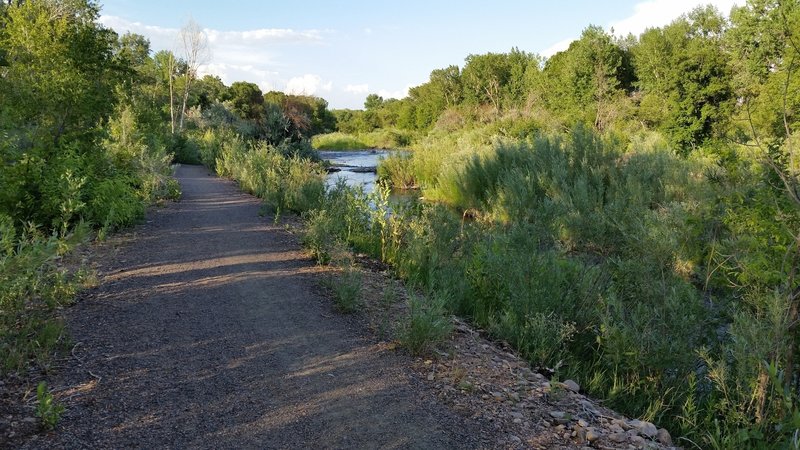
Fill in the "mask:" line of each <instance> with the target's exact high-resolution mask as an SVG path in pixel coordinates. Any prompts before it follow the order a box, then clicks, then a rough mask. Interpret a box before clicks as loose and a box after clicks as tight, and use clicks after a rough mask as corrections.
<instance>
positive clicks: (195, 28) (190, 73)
mask: <svg viewBox="0 0 800 450" xmlns="http://www.w3.org/2000/svg"><path fill="white" fill-rule="evenodd" d="M180 39H181V44H182V46H183V53H184V57H185V63H186V66H185V68H184V69H185V72H184V85H183V103H182V104H181V118H180V122H179V124H178V129H179V130H183V119H184V116H185V115H186V102H187V101H188V100H189V89H190V88H191V86H192V82H194V80H195V79H196V78H197V70H198V68H199V67H200V65H201V64H203V63H205V62H206V60H207V59H208V58H209V51H210V50H209V48H208V37H207V36H206V34H205V32H204V31H203V30H202V29H201V28H200V25H198V24H197V22H195V21H194V20H192V19H189V22H188V23H186V25H184V26H183V28H181V32H180Z"/></svg>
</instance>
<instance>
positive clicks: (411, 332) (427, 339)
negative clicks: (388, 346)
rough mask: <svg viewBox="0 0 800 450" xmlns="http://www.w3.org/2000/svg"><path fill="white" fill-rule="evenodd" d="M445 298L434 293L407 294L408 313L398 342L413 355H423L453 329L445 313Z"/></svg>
mask: <svg viewBox="0 0 800 450" xmlns="http://www.w3.org/2000/svg"><path fill="white" fill-rule="evenodd" d="M447 303H448V302H447V300H446V299H445V298H443V297H441V296H438V295H434V296H429V297H420V296H417V295H413V294H410V295H409V301H408V306H409V313H408V317H406V319H405V322H404V324H403V326H402V331H401V334H400V343H401V344H402V345H403V347H405V348H406V349H408V351H409V352H411V353H412V354H413V355H424V354H427V353H430V352H431V351H433V350H434V349H435V348H436V347H437V346H438V345H440V344H441V343H442V342H444V340H445V339H447V337H448V336H450V333H451V332H452V331H453V324H452V322H451V320H450V318H449V317H448V316H447V314H446V309H445V307H446V305H447Z"/></svg>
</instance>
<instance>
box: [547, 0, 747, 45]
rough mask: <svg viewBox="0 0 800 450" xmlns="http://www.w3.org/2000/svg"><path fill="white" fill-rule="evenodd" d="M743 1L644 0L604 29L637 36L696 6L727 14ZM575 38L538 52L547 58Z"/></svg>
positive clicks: (622, 34)
mask: <svg viewBox="0 0 800 450" xmlns="http://www.w3.org/2000/svg"><path fill="white" fill-rule="evenodd" d="M743 3H744V0H646V1H642V2H639V3H637V4H636V5H634V7H633V14H631V15H629V16H628V17H625V18H622V19H619V20H615V21H612V22H611V23H610V24H609V25H608V27H606V30H607V31H609V32H610V31H611V30H612V29H613V30H614V34H615V35H617V36H627V35H628V33H633V34H634V35H635V36H638V35H639V34H641V33H643V32H644V30H646V29H647V28H653V27H660V26H664V25H668V24H669V23H670V22H672V21H673V20H675V19H677V18H678V17H680V16H681V15H682V14H686V13H688V12H690V11H692V10H693V9H694V8H696V7H698V6H703V5H714V6H715V7H716V8H717V9H718V10H719V11H720V12H721V13H722V14H724V15H726V16H727V15H728V14H729V13H730V11H731V8H732V7H733V6H734V5H741V4H743ZM575 39H578V36H574V37H571V38H567V39H563V40H561V41H558V42H556V43H555V44H553V45H551V46H549V47H547V48H545V49H544V50H542V51H541V52H539V54H541V55H542V56H544V57H548V58H549V57H551V56H553V55H555V54H556V53H558V52H560V51H564V50H566V49H567V48H569V44H570V43H572V41H574V40H575Z"/></svg>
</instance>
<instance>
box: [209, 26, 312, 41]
mask: <svg viewBox="0 0 800 450" xmlns="http://www.w3.org/2000/svg"><path fill="white" fill-rule="evenodd" d="M204 31H205V32H206V34H208V41H209V42H211V43H221V44H222V43H235V44H240V43H248V44H303V43H317V42H322V40H323V39H322V33H321V32H320V31H318V30H305V31H303V30H301V31H297V30H292V29H288V28H261V29H257V30H247V31H218V30H212V29H206V30H204Z"/></svg>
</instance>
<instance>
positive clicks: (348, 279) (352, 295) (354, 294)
mask: <svg viewBox="0 0 800 450" xmlns="http://www.w3.org/2000/svg"><path fill="white" fill-rule="evenodd" d="M363 284H364V280H363V277H362V274H361V272H359V270H358V269H357V268H355V267H352V266H347V267H345V268H343V269H342V271H341V273H338V274H336V275H333V276H332V277H331V278H330V279H329V280H328V282H327V285H328V288H329V289H330V290H331V291H332V292H333V301H334V303H335V304H336V308H337V309H339V311H341V312H343V313H348V314H349V313H354V312H356V311H357V310H358V308H359V307H360V306H361V304H362V300H361V289H362V287H363Z"/></svg>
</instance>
